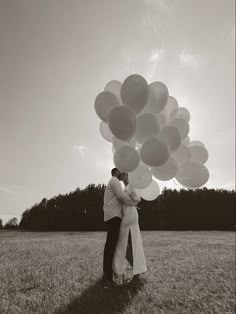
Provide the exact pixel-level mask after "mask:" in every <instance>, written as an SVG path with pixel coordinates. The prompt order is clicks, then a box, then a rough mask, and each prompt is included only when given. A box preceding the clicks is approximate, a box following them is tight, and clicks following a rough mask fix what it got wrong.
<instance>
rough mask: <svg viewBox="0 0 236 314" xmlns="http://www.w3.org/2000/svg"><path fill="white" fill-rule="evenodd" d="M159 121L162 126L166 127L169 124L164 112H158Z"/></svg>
mask: <svg viewBox="0 0 236 314" xmlns="http://www.w3.org/2000/svg"><path fill="white" fill-rule="evenodd" d="M156 118H157V121H158V122H159V125H160V128H164V126H166V125H167V119H166V116H165V115H164V114H163V113H158V114H157V115H156Z"/></svg>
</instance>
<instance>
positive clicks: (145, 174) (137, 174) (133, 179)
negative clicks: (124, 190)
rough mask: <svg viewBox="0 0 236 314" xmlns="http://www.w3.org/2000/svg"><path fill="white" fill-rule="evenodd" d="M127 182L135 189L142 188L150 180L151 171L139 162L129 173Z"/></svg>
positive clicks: (148, 183)
mask: <svg viewBox="0 0 236 314" xmlns="http://www.w3.org/2000/svg"><path fill="white" fill-rule="evenodd" d="M129 182H130V184H131V185H132V186H133V187H135V188H137V189H144V188H146V187H147V186H149V185H150V184H151V182H152V172H151V170H150V169H149V168H148V167H147V166H145V165H143V164H141V163H140V164H139V166H138V167H137V168H136V169H135V170H134V171H133V172H130V173H129Z"/></svg>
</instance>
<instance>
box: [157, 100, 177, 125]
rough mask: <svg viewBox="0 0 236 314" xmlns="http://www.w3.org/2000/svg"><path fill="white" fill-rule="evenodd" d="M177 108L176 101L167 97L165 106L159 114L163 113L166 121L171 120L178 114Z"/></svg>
mask: <svg viewBox="0 0 236 314" xmlns="http://www.w3.org/2000/svg"><path fill="white" fill-rule="evenodd" d="M178 107H179V105H178V102H177V100H176V99H175V98H174V97H173V96H169V97H168V100H167V105H166V106H165V108H164V109H163V110H162V112H161V113H163V114H164V115H165V116H166V117H167V120H172V119H173V118H174V117H175V116H176V114H177V112H178Z"/></svg>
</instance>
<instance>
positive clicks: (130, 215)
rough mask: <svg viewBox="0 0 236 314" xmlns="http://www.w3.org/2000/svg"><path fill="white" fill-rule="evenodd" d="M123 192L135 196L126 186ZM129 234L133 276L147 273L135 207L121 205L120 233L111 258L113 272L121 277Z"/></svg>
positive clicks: (131, 189)
mask: <svg viewBox="0 0 236 314" xmlns="http://www.w3.org/2000/svg"><path fill="white" fill-rule="evenodd" d="M125 191H126V192H127V193H128V194H129V195H131V196H132V197H133V198H135V197H136V199H137V198H139V197H138V196H137V194H135V190H134V189H133V188H132V187H131V185H130V184H128V185H127V186H126V187H125ZM129 232H130V234H131V243H132V253H133V275H136V274H141V273H144V272H146V271H147V265H146V260H145V255H144V251H143V244H142V239H141V233H140V229H139V223H138V212H137V208H136V207H135V206H129V205H125V204H124V205H123V217H122V221H121V225H120V233H119V238H118V242H117V245H116V250H115V253H114V257H113V263H112V268H113V272H114V273H115V274H118V275H122V274H124V272H125V260H126V250H127V245H128V237H129Z"/></svg>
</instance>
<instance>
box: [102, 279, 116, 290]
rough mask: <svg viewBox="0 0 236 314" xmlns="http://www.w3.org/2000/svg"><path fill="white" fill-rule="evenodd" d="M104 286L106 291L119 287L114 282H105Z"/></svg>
mask: <svg viewBox="0 0 236 314" xmlns="http://www.w3.org/2000/svg"><path fill="white" fill-rule="evenodd" d="M103 286H104V288H105V289H107V288H116V287H118V285H117V284H116V283H115V281H113V280H104V281H103Z"/></svg>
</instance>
